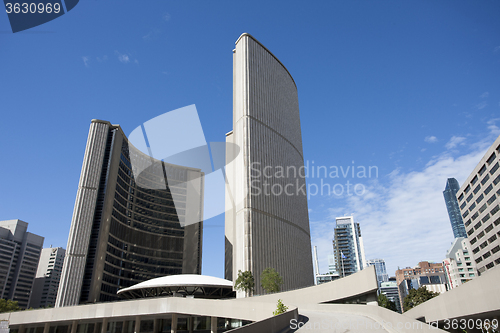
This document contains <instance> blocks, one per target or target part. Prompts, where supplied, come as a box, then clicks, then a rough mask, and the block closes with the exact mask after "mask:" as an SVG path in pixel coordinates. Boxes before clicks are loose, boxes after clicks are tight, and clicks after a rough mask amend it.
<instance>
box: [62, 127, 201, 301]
mask: <svg viewBox="0 0 500 333" xmlns="http://www.w3.org/2000/svg"><path fill="white" fill-rule="evenodd" d="M131 161H134V163H132V162H131ZM137 163H139V164H137ZM140 163H142V164H140ZM138 170H140V171H141V172H140V173H139V171H138ZM138 173H139V174H138ZM166 175H168V177H167V176H166ZM202 176H203V173H201V172H200V170H199V169H193V168H188V167H184V166H177V165H172V164H167V163H164V162H162V161H159V160H155V159H153V158H152V157H150V156H148V155H147V154H144V153H143V152H141V151H139V150H138V149H136V148H135V147H134V146H133V145H132V144H130V143H129V141H128V139H127V137H126V136H125V134H124V133H123V131H122V129H121V128H120V126H119V125H112V124H111V123H109V122H107V121H101V120H92V123H91V125H90V131H89V136H88V140H87V147H86V150H85V155H84V159H83V166H82V172H81V175H80V182H79V186H78V191H77V195H76V201H75V208H74V211H73V218H72V221H71V228H70V233H69V237H68V245H67V249H66V258H65V259H64V265H63V270H62V275H61V281H60V284H59V290H58V293H57V300H56V306H57V307H59V306H69V305H77V304H83V303H96V302H106V301H113V300H117V299H118V296H117V294H116V293H117V291H118V289H120V288H124V287H130V286H132V285H134V284H137V283H139V282H142V281H145V280H149V279H152V278H156V277H160V276H165V275H172V274H181V273H191V274H201V246H202V241H201V240H202V223H201V222H200V223H194V224H189V225H186V226H184V227H183V225H182V224H181V222H183V221H185V220H186V216H187V214H188V211H189V214H191V215H193V214H195V215H197V216H196V217H197V219H196V220H197V221H202V220H203V217H202V207H203V204H202V203H203V200H202V195H200V194H202V193H203V186H204V185H203V177H202ZM187 182H189V184H190V185H189V186H187ZM193 187H194V188H193ZM174 203H175V204H174ZM191 218H192V216H191Z"/></svg>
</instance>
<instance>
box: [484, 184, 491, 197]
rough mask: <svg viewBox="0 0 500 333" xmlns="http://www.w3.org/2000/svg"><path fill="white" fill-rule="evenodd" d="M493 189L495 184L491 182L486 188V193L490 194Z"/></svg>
mask: <svg viewBox="0 0 500 333" xmlns="http://www.w3.org/2000/svg"><path fill="white" fill-rule="evenodd" d="M492 189H493V184H490V185H489V186H488V187H487V188H485V189H484V194H486V195H488V193H490V192H491V190H492Z"/></svg>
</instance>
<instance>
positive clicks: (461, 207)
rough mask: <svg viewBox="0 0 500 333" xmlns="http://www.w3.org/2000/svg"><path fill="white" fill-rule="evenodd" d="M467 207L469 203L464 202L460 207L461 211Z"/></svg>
mask: <svg viewBox="0 0 500 333" xmlns="http://www.w3.org/2000/svg"><path fill="white" fill-rule="evenodd" d="M465 205H467V202H465V201H464V202H462V204H461V205H460V209H464V207H465Z"/></svg>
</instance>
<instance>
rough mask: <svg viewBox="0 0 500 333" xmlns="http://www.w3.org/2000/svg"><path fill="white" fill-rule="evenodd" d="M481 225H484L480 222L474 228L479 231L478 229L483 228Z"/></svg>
mask: <svg viewBox="0 0 500 333" xmlns="http://www.w3.org/2000/svg"><path fill="white" fill-rule="evenodd" d="M481 224H482V223H481V221H479V222H478V223H477V224H476V225H475V226H474V229H476V230H477V229H479V227H480V226H481Z"/></svg>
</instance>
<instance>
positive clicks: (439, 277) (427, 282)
mask: <svg viewBox="0 0 500 333" xmlns="http://www.w3.org/2000/svg"><path fill="white" fill-rule="evenodd" d="M396 282H397V284H398V292H399V300H400V306H401V309H403V311H404V308H403V303H404V299H405V297H406V296H407V295H408V293H409V292H410V290H411V289H418V288H420V287H425V288H426V289H427V290H429V291H433V292H438V293H442V292H445V291H446V278H445V273H444V268H443V264H442V263H432V262H428V261H421V262H419V263H418V265H417V266H415V267H413V268H410V267H407V268H403V269H398V270H397V271H396Z"/></svg>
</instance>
